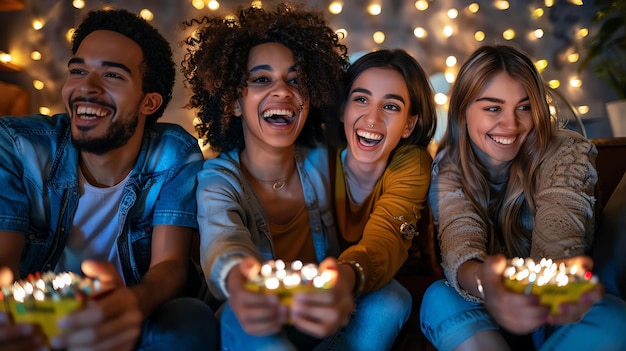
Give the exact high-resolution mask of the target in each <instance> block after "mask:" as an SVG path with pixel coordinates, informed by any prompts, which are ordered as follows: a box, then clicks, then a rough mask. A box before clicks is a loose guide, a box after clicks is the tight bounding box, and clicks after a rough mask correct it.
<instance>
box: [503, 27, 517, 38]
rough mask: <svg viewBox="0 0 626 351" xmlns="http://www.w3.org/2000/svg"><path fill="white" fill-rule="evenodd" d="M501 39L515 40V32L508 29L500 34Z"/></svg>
mask: <svg viewBox="0 0 626 351" xmlns="http://www.w3.org/2000/svg"><path fill="white" fill-rule="evenodd" d="M502 38H504V39H505V40H513V39H514V38H515V30H513V28H509V29H507V30H505V31H504V32H502Z"/></svg>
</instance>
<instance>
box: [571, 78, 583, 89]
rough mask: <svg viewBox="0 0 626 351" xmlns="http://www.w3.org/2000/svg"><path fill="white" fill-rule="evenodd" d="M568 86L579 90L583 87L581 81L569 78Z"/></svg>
mask: <svg viewBox="0 0 626 351" xmlns="http://www.w3.org/2000/svg"><path fill="white" fill-rule="evenodd" d="M569 86H570V87H572V88H580V87H582V86H583V81H582V80H580V78H578V77H574V78H570V80H569Z"/></svg>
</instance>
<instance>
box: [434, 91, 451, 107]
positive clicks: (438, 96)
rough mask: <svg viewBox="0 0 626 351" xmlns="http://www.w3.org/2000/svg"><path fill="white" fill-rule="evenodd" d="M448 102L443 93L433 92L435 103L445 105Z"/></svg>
mask: <svg viewBox="0 0 626 351" xmlns="http://www.w3.org/2000/svg"><path fill="white" fill-rule="evenodd" d="M447 102H448V96H446V94H444V93H437V94H435V103H436V104H437V105H445V104H446V103H447Z"/></svg>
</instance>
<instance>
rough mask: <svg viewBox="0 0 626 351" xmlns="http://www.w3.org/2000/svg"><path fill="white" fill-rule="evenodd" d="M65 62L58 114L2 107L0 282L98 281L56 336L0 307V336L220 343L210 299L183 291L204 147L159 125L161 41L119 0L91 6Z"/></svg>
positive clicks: (77, 343) (90, 342) (166, 60)
mask: <svg viewBox="0 0 626 351" xmlns="http://www.w3.org/2000/svg"><path fill="white" fill-rule="evenodd" d="M67 67H68V76H67V80H66V82H65V84H64V85H63V89H62V96H63V100H64V103H65V108H66V113H63V114H57V115H54V116H43V115H30V116H25V117H3V118H0V155H1V156H0V158H1V160H0V181H1V182H2V184H4V189H3V191H2V193H1V194H0V268H1V269H2V270H1V271H2V275H3V279H4V281H10V279H11V278H10V276H11V275H13V277H14V278H25V277H26V276H28V275H29V274H32V273H35V272H43V271H55V272H66V271H72V272H77V273H81V274H84V275H86V276H89V277H91V278H94V279H98V280H99V281H100V282H102V286H103V290H105V291H106V292H107V293H106V294H101V295H100V296H94V298H93V299H88V300H87V303H86V305H85V308H83V309H81V310H79V311H77V312H74V313H72V314H70V315H69V316H67V317H64V318H63V319H60V320H58V321H57V324H58V326H59V327H60V328H61V329H62V330H63V332H62V334H61V335H59V336H57V337H54V338H52V339H51V340H47V338H46V337H44V336H43V335H40V334H39V333H38V332H37V330H38V328H37V327H36V326H31V325H8V324H7V323H6V321H7V320H8V318H7V316H6V315H3V314H0V348H2V347H4V346H12V347H14V348H16V349H17V347H22V349H35V348H36V347H40V346H43V345H46V344H48V345H49V346H52V347H54V348H58V349H68V350H73V349H98V350H113V349H116V350H130V349H139V350H143V349H150V350H155V349H158V350H170V349H184V350H197V349H202V350H207V349H209V350H210V349H213V348H215V345H216V337H215V334H216V329H215V328H216V325H215V322H214V319H213V313H212V311H211V309H210V308H209V307H208V306H207V305H206V304H204V303H203V302H201V301H200V300H196V299H191V298H178V297H180V296H182V295H183V293H184V290H185V286H186V283H187V278H188V268H189V266H188V262H189V260H188V258H189V257H190V255H189V250H190V242H191V236H192V235H193V233H194V231H195V230H196V228H197V220H196V200H195V186H196V181H195V176H196V173H197V172H198V170H199V169H200V167H201V161H202V159H203V158H202V154H201V151H200V149H199V146H198V143H197V141H196V139H195V138H194V137H193V136H191V135H190V134H188V133H187V132H186V131H184V129H183V128H182V127H180V126H177V125H173V124H165V123H156V121H157V119H158V118H159V117H161V116H162V115H163V112H164V110H165V108H166V106H167V104H168V103H169V101H170V100H171V93H172V87H173V85H174V77H175V65H174V62H173V61H172V52H171V48H170V46H169V44H168V43H167V41H166V40H165V39H164V38H163V37H162V36H161V35H160V34H159V32H158V31H157V30H156V29H155V28H153V27H152V26H151V25H149V24H148V23H147V22H146V21H144V20H143V19H141V18H139V17H137V16H136V15H134V14H132V13H130V12H128V11H125V10H110V11H92V12H90V13H89V14H88V15H87V17H86V18H85V19H84V21H83V22H82V23H81V24H80V26H79V27H78V28H77V30H76V32H75V34H74V37H73V42H72V57H71V59H70V60H69V62H68V66H67ZM7 276H9V278H7Z"/></svg>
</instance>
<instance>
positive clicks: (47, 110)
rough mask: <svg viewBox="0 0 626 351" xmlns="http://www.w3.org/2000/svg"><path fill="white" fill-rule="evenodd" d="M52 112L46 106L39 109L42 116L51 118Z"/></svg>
mask: <svg viewBox="0 0 626 351" xmlns="http://www.w3.org/2000/svg"><path fill="white" fill-rule="evenodd" d="M51 112H52V111H51V110H50V109H49V108H48V107H46V106H41V107H40V108H39V113H41V114H42V115H48V116H49V115H50V113H51Z"/></svg>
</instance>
